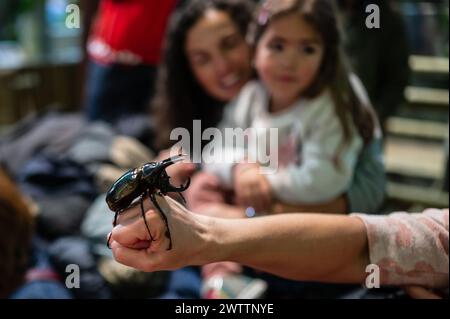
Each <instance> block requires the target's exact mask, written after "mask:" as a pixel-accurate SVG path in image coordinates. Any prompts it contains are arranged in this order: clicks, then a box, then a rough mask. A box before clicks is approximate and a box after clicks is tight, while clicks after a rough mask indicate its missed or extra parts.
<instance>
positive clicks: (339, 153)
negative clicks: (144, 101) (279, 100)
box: [204, 81, 363, 204]
mask: <svg viewBox="0 0 450 319" xmlns="http://www.w3.org/2000/svg"><path fill="white" fill-rule="evenodd" d="M333 103H334V102H333V100H332V98H331V95H330V92H329V91H328V90H325V91H324V92H323V93H322V94H321V95H319V96H318V97H316V98H314V99H303V98H302V99H300V100H299V101H298V102H296V103H295V104H294V105H293V106H292V107H290V108H289V109H288V110H285V111H282V112H278V113H276V114H272V113H269V112H268V108H269V97H268V93H267V90H266V89H265V87H264V86H263V85H262V84H261V83H260V82H259V81H251V82H249V83H248V84H247V85H246V86H245V87H244V88H243V90H242V91H241V93H240V94H239V96H238V97H237V98H236V100H235V101H233V102H232V103H230V104H229V105H227V106H226V107H225V111H224V117H223V120H222V122H221V123H220V124H219V129H220V131H221V133H222V135H224V132H225V128H242V129H244V130H245V129H247V128H275V129H277V130H278V138H277V142H278V147H276V148H275V147H274V148H273V149H270V150H269V151H270V154H271V155H272V158H274V159H278V161H277V164H278V165H277V166H278V167H277V169H276V171H275V172H273V173H271V174H266V177H267V178H268V180H269V182H270V184H271V186H272V191H273V193H274V194H275V196H276V197H277V199H278V200H280V201H282V202H285V203H287V204H300V203H322V202H325V201H328V200H331V199H334V198H336V197H338V196H340V195H341V194H343V193H344V192H346V191H347V189H348V187H349V185H350V183H351V181H352V177H353V171H354V168H355V165H356V162H357V159H358V156H359V153H360V150H361V149H362V146H363V142H362V139H361V137H360V136H359V134H358V133H357V131H356V128H355V127H354V126H353V121H349V122H350V123H352V126H351V131H352V137H351V140H350V141H349V142H348V143H347V144H343V143H344V142H343V140H344V133H343V129H342V127H341V124H340V122H339V119H338V117H337V115H336V113H335V108H334V105H333ZM256 135H258V136H260V135H261V133H256ZM225 142H226V144H225V145H222V150H223V152H225V154H226V157H227V158H228V159H233V160H232V161H229V162H226V163H225V162H220V163H219V162H215V163H210V164H206V165H204V169H205V170H206V171H209V172H211V173H214V174H215V175H217V176H219V177H220V178H221V181H222V183H223V185H224V186H225V187H231V186H232V177H233V176H232V174H233V165H234V164H236V163H239V162H240V161H242V160H244V158H247V157H250V158H257V157H255V156H257V154H252V152H251V149H248V145H244V146H242V145H239V146H236V143H230V142H229V141H225ZM227 142H228V143H227ZM217 143H219V141H218V140H214V141H213V142H212V144H216V146H217ZM220 143H223V142H222V141H220ZM267 144H268V142H267ZM267 144H266V145H267ZM263 146H264V144H263V145H261V143H258V147H257V149H256V151H257V153H258V154H261V153H262V152H265V151H266V150H265V147H263ZM273 152H276V153H273ZM272 165H273V163H272Z"/></svg>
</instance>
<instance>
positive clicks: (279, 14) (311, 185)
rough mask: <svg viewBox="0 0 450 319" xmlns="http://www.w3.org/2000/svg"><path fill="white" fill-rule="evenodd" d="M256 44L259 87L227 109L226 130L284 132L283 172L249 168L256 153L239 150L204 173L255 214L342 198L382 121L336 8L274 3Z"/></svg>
mask: <svg viewBox="0 0 450 319" xmlns="http://www.w3.org/2000/svg"><path fill="white" fill-rule="evenodd" d="M249 38H250V41H251V42H252V44H253V46H254V48H255V59H254V63H255V68H256V71H257V73H258V75H259V80H257V81H252V82H250V83H249V84H247V85H246V86H245V87H244V88H243V90H242V92H241V93H240V95H239V96H238V97H237V99H236V100H235V101H234V103H232V104H231V105H229V106H228V107H226V108H225V116H224V120H223V121H222V123H221V124H220V127H221V128H222V131H223V129H224V128H236V127H240V128H243V129H247V128H266V129H269V128H276V129H278V141H277V142H278V149H277V150H276V149H270V152H278V169H277V170H276V171H275V172H274V173H271V174H261V170H260V164H258V163H256V164H252V163H249V162H248V161H246V160H247V159H249V158H250V159H254V158H256V157H257V154H251V151H250V150H249V149H245V150H242V149H239V147H236V145H226V146H225V147H224V149H223V150H224V152H226V153H228V154H227V155H226V158H233V159H234V161H235V162H234V163H223V162H222V163H219V162H214V163H212V164H208V165H205V169H206V170H207V171H210V172H213V173H214V174H215V175H217V176H219V177H220V180H221V182H222V184H223V186H225V187H230V188H233V189H234V192H235V196H236V203H237V204H239V205H241V206H244V207H253V208H254V209H255V210H256V212H263V211H268V210H270V205H271V203H272V202H273V199H274V198H276V199H277V200H279V201H282V202H285V203H287V204H293V205H295V204H298V203H311V204H313V203H321V202H326V201H328V200H331V199H333V198H336V197H338V196H340V195H341V194H343V193H345V192H346V190H347V188H348V186H349V184H350V182H351V180H352V175H353V170H354V166H355V164H356V161H357V158H358V155H359V152H360V150H361V148H362V146H363V143H364V144H367V143H369V142H370V141H371V140H372V138H373V135H374V128H375V123H374V121H375V120H374V117H373V115H372V114H371V112H370V107H368V104H369V101H368V99H367V98H366V96H365V93H364V90H363V89H362V88H361V85H360V84H359V82H358V81H357V79H356V77H354V76H350V75H349V72H348V71H347V70H346V67H345V65H344V63H343V60H342V56H341V52H340V47H339V44H340V35H339V30H338V24H337V20H336V16H335V14H334V11H333V6H332V3H331V1H328V0H296V1H295V0H281V1H269V0H268V1H266V2H265V3H264V4H263V6H262V8H261V9H260V12H259V15H258V18H257V20H256V21H255V22H254V23H253V25H252V26H251V31H250V35H249ZM260 145H261V144H260V143H259V144H258V148H260ZM262 151H264V150H261V149H257V152H258V153H261V152H262ZM230 153H232V154H230ZM243 154H245V155H243ZM275 158H276V157H275ZM236 162H238V164H236Z"/></svg>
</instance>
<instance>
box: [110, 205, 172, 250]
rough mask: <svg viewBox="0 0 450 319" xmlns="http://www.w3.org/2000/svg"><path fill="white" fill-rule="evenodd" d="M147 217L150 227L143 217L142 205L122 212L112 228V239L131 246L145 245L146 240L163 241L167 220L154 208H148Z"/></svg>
mask: <svg viewBox="0 0 450 319" xmlns="http://www.w3.org/2000/svg"><path fill="white" fill-rule="evenodd" d="M161 205H163V204H162V203H161ZM146 206H149V205H146ZM145 218H146V222H147V225H148V229H147V226H146V223H145V221H144V220H143V218H142V215H141V212H140V207H135V208H132V209H130V210H128V211H126V212H124V213H122V214H121V215H120V216H119V218H118V224H117V226H116V227H114V229H113V230H112V237H111V239H112V240H113V241H116V242H118V243H120V244H121V245H122V246H126V247H129V248H135V247H139V248H141V247H143V246H145V242H158V241H162V240H163V239H164V238H165V232H166V224H165V222H164V221H163V220H162V218H161V217H160V216H159V214H158V213H157V212H156V211H155V210H153V209H149V210H147V212H146V213H145ZM149 230H150V233H151V234H149ZM152 247H153V246H152Z"/></svg>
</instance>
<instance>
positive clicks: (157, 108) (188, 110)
mask: <svg viewBox="0 0 450 319" xmlns="http://www.w3.org/2000/svg"><path fill="white" fill-rule="evenodd" d="M208 9H215V10H219V11H224V12H226V13H227V14H229V16H230V18H231V19H232V21H233V22H234V23H235V24H236V27H237V28H238V30H239V32H240V33H241V34H242V37H245V35H246V33H247V27H248V25H249V23H250V21H251V19H252V12H253V5H252V2H249V1H248V0H192V1H189V2H187V3H186V5H185V6H183V7H182V8H181V9H179V10H177V12H176V13H175V14H174V15H173V17H172V18H171V19H170V23H169V26H168V31H167V34H166V38H165V47H164V54H163V61H162V64H161V66H160V67H159V69H158V80H157V87H156V93H155V97H154V98H153V100H152V101H151V109H152V115H153V118H154V119H155V122H156V123H155V125H156V129H155V132H156V137H155V141H154V144H155V145H154V146H155V148H157V149H164V148H167V147H170V146H171V145H172V144H173V143H174V142H173V141H170V140H169V136H170V132H171V130H172V129H174V128H175V127H184V128H186V129H188V130H189V131H191V130H192V120H193V119H201V120H202V125H205V127H210V126H216V125H217V123H218V122H219V121H220V118H221V116H222V107H223V105H224V104H225V103H223V102H220V101H218V100H217V99H215V98H214V97H212V96H210V95H209V94H208V93H207V92H206V90H205V89H204V88H203V87H202V86H201V85H200V84H199V83H198V81H197V79H196V78H195V76H194V74H193V72H192V70H191V67H190V64H189V61H188V58H187V56H186V51H185V45H186V38H187V34H188V32H189V31H190V30H191V28H192V27H193V26H194V25H195V24H196V23H197V22H198V21H199V20H200V19H201V18H202V17H203V16H204V15H205V13H206V12H207V10H208Z"/></svg>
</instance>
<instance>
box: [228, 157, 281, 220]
mask: <svg viewBox="0 0 450 319" xmlns="http://www.w3.org/2000/svg"><path fill="white" fill-rule="evenodd" d="M259 169H260V167H259V165H258V164H247V163H242V164H237V165H236V166H235V167H234V191H235V194H236V203H237V204H238V205H240V206H244V207H253V208H254V209H255V211H257V212H262V211H267V212H268V211H269V210H270V207H271V204H272V200H273V198H272V188H271V186H270V184H269V181H268V180H267V178H266V177H264V175H262V174H260V171H259Z"/></svg>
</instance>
